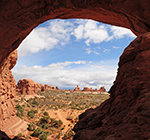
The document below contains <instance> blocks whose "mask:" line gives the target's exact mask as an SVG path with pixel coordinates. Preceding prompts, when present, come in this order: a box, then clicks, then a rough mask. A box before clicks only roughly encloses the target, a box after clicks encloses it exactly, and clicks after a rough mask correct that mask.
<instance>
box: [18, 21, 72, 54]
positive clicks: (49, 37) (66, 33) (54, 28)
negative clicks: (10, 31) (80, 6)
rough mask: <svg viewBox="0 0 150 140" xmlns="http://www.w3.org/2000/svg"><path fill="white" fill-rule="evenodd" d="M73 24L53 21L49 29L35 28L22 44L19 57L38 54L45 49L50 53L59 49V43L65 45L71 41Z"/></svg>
mask: <svg viewBox="0 0 150 140" xmlns="http://www.w3.org/2000/svg"><path fill="white" fill-rule="evenodd" d="M72 30H73V24H72V23H71V22H69V21H64V20H53V21H50V22H49V26H47V27H38V28H35V29H34V30H33V31H32V32H31V33H30V34H29V35H28V36H27V37H26V38H25V39H24V40H23V42H22V43H21V44H20V46H19V48H18V54H19V56H26V55H30V54H32V53H37V52H39V51H41V50H43V49H45V50H46V51H49V50H50V49H53V48H54V47H58V43H60V44H61V45H65V44H67V43H69V41H70V33H71V31H72Z"/></svg>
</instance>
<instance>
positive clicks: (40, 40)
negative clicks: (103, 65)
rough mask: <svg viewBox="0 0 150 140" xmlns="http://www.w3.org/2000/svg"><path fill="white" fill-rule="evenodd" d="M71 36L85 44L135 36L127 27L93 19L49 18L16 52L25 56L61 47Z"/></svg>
mask: <svg viewBox="0 0 150 140" xmlns="http://www.w3.org/2000/svg"><path fill="white" fill-rule="evenodd" d="M71 36H74V37H75V38H76V41H80V40H83V42H85V44H86V45H87V46H90V45H91V43H94V44H100V43H101V42H107V41H110V40H113V39H120V38H123V37H124V36H127V37H130V38H134V37H135V35H134V34H133V33H132V32H131V31H130V30H129V29H125V28H122V27H116V26H109V25H100V24H99V23H98V22H96V21H93V20H79V19H78V20H73V21H67V20H51V21H49V22H48V25H47V26H46V27H37V28H35V29H34V30H33V31H32V32H31V33H30V34H29V35H28V36H27V37H26V38H25V40H24V41H23V42H22V43H21V45H20V47H19V49H18V51H19V52H18V54H19V56H26V55H30V54H32V53H37V52H39V51H41V50H46V51H49V50H51V49H53V48H56V47H57V48H61V46H64V45H66V44H68V43H70V42H71V39H70V38H71ZM95 54H97V52H95Z"/></svg>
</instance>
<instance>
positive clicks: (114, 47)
mask: <svg viewBox="0 0 150 140" xmlns="http://www.w3.org/2000/svg"><path fill="white" fill-rule="evenodd" d="M120 48H121V47H116V46H113V49H120Z"/></svg>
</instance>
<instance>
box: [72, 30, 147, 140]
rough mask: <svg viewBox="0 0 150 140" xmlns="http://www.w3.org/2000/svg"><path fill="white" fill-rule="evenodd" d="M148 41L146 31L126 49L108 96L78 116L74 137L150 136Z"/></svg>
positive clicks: (115, 139)
mask: <svg viewBox="0 0 150 140" xmlns="http://www.w3.org/2000/svg"><path fill="white" fill-rule="evenodd" d="M149 44H150V33H146V34H144V35H141V36H139V37H138V38H137V39H135V40H134V41H133V42H132V43H131V44H130V45H129V46H128V47H127V48H126V49H125V51H124V53H123V54H122V56H121V57H120V62H119V69H118V75H117V78H116V80H115V82H114V85H113V86H112V88H111V89H110V91H109V92H110V93H111V96H110V99H108V100H106V101H105V102H104V103H102V104H101V105H100V106H99V107H97V108H95V109H89V110H87V111H86V112H85V113H83V114H81V115H80V117H79V122H78V123H77V124H76V125H75V127H74V130H75V131H76V132H77V133H76V135H75V137H74V140H84V139H87V140H96V139H97V140H98V139H99V140H148V139H150V80H149V79H150V63H149V62H150V45H149ZM87 134H88V135H87Z"/></svg>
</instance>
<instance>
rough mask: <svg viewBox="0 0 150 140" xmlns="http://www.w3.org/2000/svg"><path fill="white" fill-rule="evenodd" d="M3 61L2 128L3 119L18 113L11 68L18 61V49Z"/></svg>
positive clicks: (0, 84) (0, 79) (0, 78)
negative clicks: (15, 104)
mask: <svg viewBox="0 0 150 140" xmlns="http://www.w3.org/2000/svg"><path fill="white" fill-rule="evenodd" d="M3 62H4V63H3V65H2V66H1V68H0V71H1V73H0V129H1V127H2V121H3V120H6V119H9V118H10V117H11V116H14V115H15V114H16V110H15V108H14V102H13V100H14V96H15V89H16V83H15V79H14V77H13V75H12V73H11V71H10V70H11V69H12V68H13V66H14V65H15V64H16V62H17V50H15V51H14V52H12V53H11V54H10V55H9V56H8V57H7V58H6V59H5V61H3Z"/></svg>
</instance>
